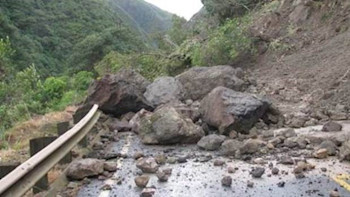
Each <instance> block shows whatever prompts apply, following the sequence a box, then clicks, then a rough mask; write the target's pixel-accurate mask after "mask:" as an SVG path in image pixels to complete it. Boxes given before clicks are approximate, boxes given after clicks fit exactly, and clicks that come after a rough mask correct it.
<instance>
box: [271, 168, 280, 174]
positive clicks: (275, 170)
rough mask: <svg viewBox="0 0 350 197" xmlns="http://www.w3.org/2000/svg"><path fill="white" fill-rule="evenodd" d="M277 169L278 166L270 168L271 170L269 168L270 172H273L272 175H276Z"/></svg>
mask: <svg viewBox="0 0 350 197" xmlns="http://www.w3.org/2000/svg"><path fill="white" fill-rule="evenodd" d="M279 171H280V170H279V169H278V168H272V170H271V173H272V174H273V175H277V174H278V173H279Z"/></svg>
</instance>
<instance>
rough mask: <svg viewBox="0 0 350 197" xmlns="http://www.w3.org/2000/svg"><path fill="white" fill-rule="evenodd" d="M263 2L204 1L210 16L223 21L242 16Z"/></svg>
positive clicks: (251, 0)
mask: <svg viewBox="0 0 350 197" xmlns="http://www.w3.org/2000/svg"><path fill="white" fill-rule="evenodd" d="M261 1H262V0H202V3H203V5H204V7H205V9H206V10H207V11H208V13H209V14H211V15H213V16H216V17H218V18H219V19H220V20H221V21H225V20H226V19H227V18H231V17H234V16H242V15H244V14H245V13H246V12H247V11H249V10H251V9H252V8H254V7H255V6H256V5H257V4H259V3H260V2H261Z"/></svg>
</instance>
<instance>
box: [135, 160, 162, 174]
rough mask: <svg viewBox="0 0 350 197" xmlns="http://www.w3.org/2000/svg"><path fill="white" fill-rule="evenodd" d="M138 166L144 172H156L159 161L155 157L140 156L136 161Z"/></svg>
mask: <svg viewBox="0 0 350 197" xmlns="http://www.w3.org/2000/svg"><path fill="white" fill-rule="evenodd" d="M136 167H137V168H139V169H141V170H142V172H144V173H155V172H157V170H158V168H159V166H158V164H157V161H156V160H155V159H154V158H153V157H148V158H140V159H139V160H137V162H136Z"/></svg>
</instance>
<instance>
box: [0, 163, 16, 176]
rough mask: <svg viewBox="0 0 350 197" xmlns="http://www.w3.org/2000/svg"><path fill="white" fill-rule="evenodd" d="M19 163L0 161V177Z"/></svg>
mask: <svg viewBox="0 0 350 197" xmlns="http://www.w3.org/2000/svg"><path fill="white" fill-rule="evenodd" d="M20 164H21V163H20V162H16V163H0V179H2V178H3V177H5V176H6V175H7V174H8V173H10V172H11V171H12V170H14V169H15V168H17V166H19V165H20Z"/></svg>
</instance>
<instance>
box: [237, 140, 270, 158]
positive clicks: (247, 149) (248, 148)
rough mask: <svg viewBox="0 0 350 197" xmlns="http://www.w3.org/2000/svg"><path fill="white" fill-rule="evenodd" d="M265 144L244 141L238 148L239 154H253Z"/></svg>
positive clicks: (259, 141)
mask: <svg viewBox="0 0 350 197" xmlns="http://www.w3.org/2000/svg"><path fill="white" fill-rule="evenodd" d="M264 145H265V142H264V141H262V140H258V139H249V140H247V141H245V142H244V143H243V145H242V147H241V148H240V152H241V154H254V153H257V152H259V151H260V150H261V148H262V147H263V146H264Z"/></svg>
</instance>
